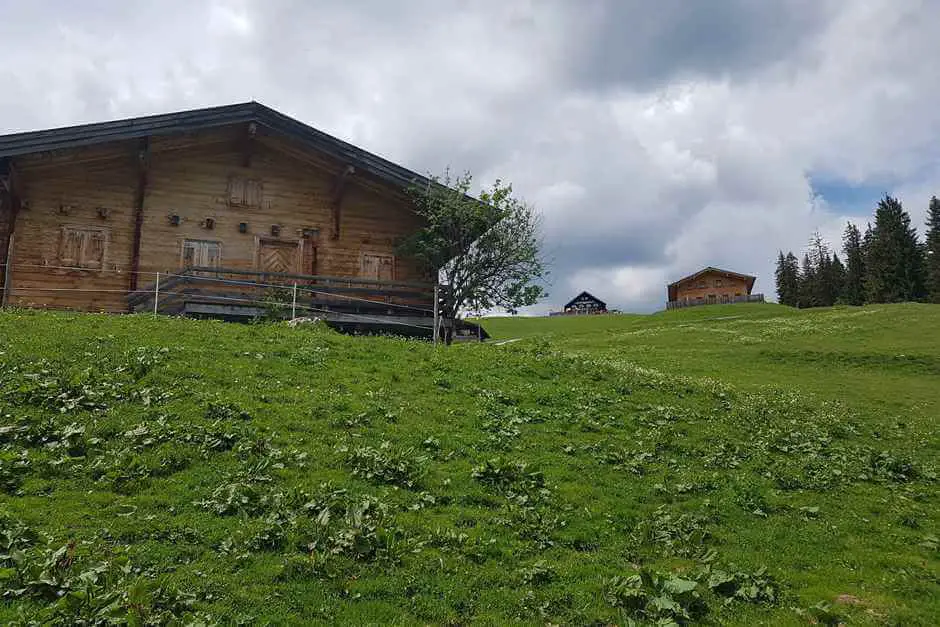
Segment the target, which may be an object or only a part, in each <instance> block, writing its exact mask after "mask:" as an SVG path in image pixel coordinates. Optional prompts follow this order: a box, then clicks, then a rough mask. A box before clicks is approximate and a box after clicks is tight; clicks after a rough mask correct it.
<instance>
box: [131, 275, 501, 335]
mask: <svg viewBox="0 0 940 627" xmlns="http://www.w3.org/2000/svg"><path fill="white" fill-rule="evenodd" d="M127 301H128V306H129V308H130V310H131V311H133V312H153V313H159V314H165V315H181V316H188V317H194V318H220V319H224V320H232V321H237V320H251V319H258V318H275V319H277V318H283V319H289V318H295V317H312V318H319V319H322V320H324V321H325V322H326V323H327V324H329V325H330V326H333V327H334V328H336V329H338V330H340V331H345V332H353V333H394V334H396V335H408V336H418V337H430V335H431V334H432V333H433V326H434V325H433V321H434V318H433V315H434V311H433V308H434V302H433V301H434V286H433V284H431V283H414V282H402V281H382V280H378V279H361V278H348V277H332V276H318V275H307V274H290V273H278V272H259V271H254V270H236V269H229V268H205V267H189V268H185V269H183V270H180V271H178V272H174V273H172V274H167V275H166V276H165V277H163V276H161V278H160V280H159V281H154V282H153V283H151V284H149V285H145V286H141V287H140V288H139V289H137V290H135V291H133V292H130V293H129V294H128V297H127ZM445 324H446V323H445ZM457 327H458V328H457V333H458V334H464V335H473V336H478V335H481V336H482V337H487V336H486V334H485V332H482V331H480V330H479V329H478V328H477V327H476V325H473V324H470V323H466V322H463V321H458V322H457Z"/></svg>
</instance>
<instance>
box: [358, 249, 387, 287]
mask: <svg viewBox="0 0 940 627" xmlns="http://www.w3.org/2000/svg"><path fill="white" fill-rule="evenodd" d="M362 277H363V278H366V279H378V280H380V281H393V280H394V279H395V257H393V256H392V255H375V254H371V253H363V255H362Z"/></svg>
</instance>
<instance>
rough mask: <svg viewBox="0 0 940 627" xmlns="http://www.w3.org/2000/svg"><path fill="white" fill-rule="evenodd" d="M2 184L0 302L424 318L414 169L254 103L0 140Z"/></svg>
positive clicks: (401, 322)
mask: <svg viewBox="0 0 940 627" xmlns="http://www.w3.org/2000/svg"><path fill="white" fill-rule="evenodd" d="M0 183H2V185H0V286H2V292H0V297H2V303H0V304H4V305H17V306H36V307H49V308H69V309H77V310H85V311H108V312H126V311H140V310H153V311H159V312H164V313H175V314H185V315H216V316H222V317H239V316H251V315H256V314H257V313H258V312H259V311H261V310H262V309H263V307H264V305H263V303H262V302H261V301H265V300H266V299H267V301H270V300H271V297H270V294H271V293H272V291H273V293H276V294H277V295H278V296H277V299H276V302H278V303H279V304H281V305H283V306H285V307H286V306H287V301H290V307H291V311H292V312H293V313H294V314H295V315H307V314H313V315H324V316H326V317H328V318H330V319H331V320H333V321H334V322H337V321H338V322H345V323H348V324H350V325H354V326H355V325H356V324H359V323H362V324H366V325H367V326H368V324H385V323H387V324H392V325H398V326H399V327H407V326H409V325H412V326H416V327H418V326H426V327H429V326H430V324H429V321H428V320H427V317H428V316H429V315H430V312H431V309H432V296H431V295H432V293H433V281H432V277H431V276H430V275H429V274H428V273H426V272H423V271H422V270H421V269H420V268H419V266H418V265H417V264H415V263H413V262H412V261H410V260H408V259H403V258H401V257H399V256H398V255H396V243H397V242H398V241H399V240H400V238H402V237H403V236H406V235H408V234H410V233H413V232H414V231H415V230H416V229H418V228H419V227H420V225H421V221H420V218H419V217H418V216H417V215H416V214H415V213H414V212H413V211H412V209H411V205H410V204H409V202H408V198H407V195H406V190H407V188H408V187H409V186H411V185H414V184H419V185H427V184H428V181H427V179H425V178H424V177H422V176H420V175H418V174H416V173H414V172H412V171H410V170H407V169H405V168H403V167H401V166H399V165H396V164H394V163H391V162H389V161H387V160H385V159H383V158H381V157H378V156H376V155H374V154H371V153H369V152H367V151H365V150H363V149H361V148H358V147H356V146H352V145H350V144H348V143H346V142H343V141H341V140H339V139H336V138H334V137H331V136H330V135H327V134H325V133H323V132H321V131H318V130H316V129H314V128H311V127H309V126H307V125H305V124H302V123H300V122H298V121H296V120H294V119H291V118H289V117H287V116H285V115H282V114H280V113H278V112H276V111H274V110H272V109H270V108H268V107H265V106H263V105H261V104H258V103H255V102H251V103H246V104H237V105H231V106H223V107H214V108H208V109H200V110H195V111H187V112H182V113H172V114H167V115H156V116H149V117H141V118H135V119H129V120H121V121H116V122H105V123H100V124H89V125H84V126H75V127H69V128H62V129H54V130H46V131H37V132H28V133H19V134H14V135H6V136H0ZM273 286H279V287H280V288H282V289H279V290H273Z"/></svg>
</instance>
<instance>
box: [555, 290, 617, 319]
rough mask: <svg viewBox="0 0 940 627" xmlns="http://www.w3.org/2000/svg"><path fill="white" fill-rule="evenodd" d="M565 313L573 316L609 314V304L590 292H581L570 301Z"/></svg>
mask: <svg viewBox="0 0 940 627" xmlns="http://www.w3.org/2000/svg"><path fill="white" fill-rule="evenodd" d="M564 313H566V314H573V315H578V314H602V313H607V303H605V302H604V301H602V300H601V299H599V298H597V297H596V296H594V295H592V294H589V293H588V292H581V293H580V294H578V295H577V296H575V297H574V298H572V299H571V300H570V301H568V303H567V304H566V305H565V308H564Z"/></svg>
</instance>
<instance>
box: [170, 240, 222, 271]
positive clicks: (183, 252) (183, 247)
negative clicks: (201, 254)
mask: <svg viewBox="0 0 940 627" xmlns="http://www.w3.org/2000/svg"><path fill="white" fill-rule="evenodd" d="M188 242H197V243H200V244H215V245H216V246H217V247H218V249H219V265H218V268H216V269H219V268H221V267H222V242H221V240H217V239H197V238H193V237H187V238H184V239H183V240H181V241H180V263H179V267H180V269H181V270H182V269H184V268H186V244H187V243H188ZM193 265H194V267H200V266H198V265H197V264H193Z"/></svg>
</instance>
